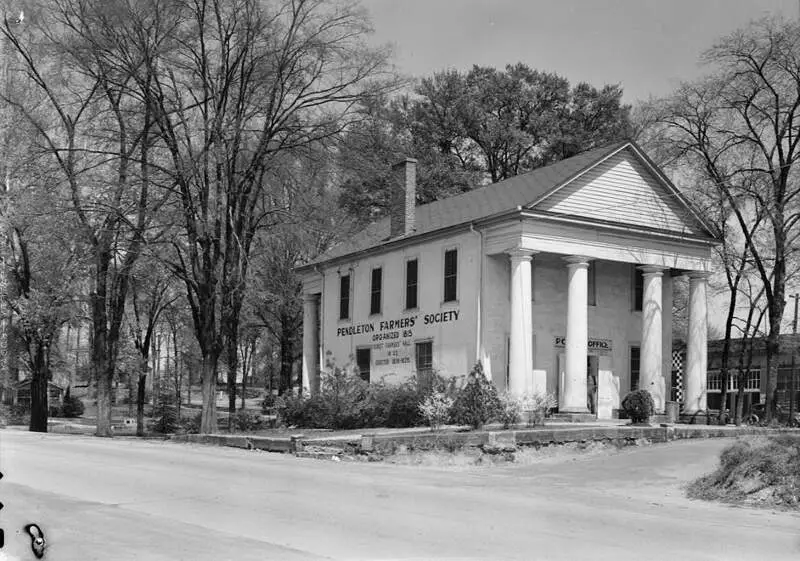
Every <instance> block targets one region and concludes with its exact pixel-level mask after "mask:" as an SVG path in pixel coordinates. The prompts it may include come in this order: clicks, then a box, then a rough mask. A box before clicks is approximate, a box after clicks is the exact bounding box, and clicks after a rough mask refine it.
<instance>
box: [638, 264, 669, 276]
mask: <svg viewBox="0 0 800 561" xmlns="http://www.w3.org/2000/svg"><path fill="white" fill-rule="evenodd" d="M636 268H637V269H639V270H640V271H641V272H642V274H643V275H658V276H659V277H660V276H662V275H663V274H664V271H666V270H667V268H666V267H661V266H659V265H639V266H638V267H636Z"/></svg>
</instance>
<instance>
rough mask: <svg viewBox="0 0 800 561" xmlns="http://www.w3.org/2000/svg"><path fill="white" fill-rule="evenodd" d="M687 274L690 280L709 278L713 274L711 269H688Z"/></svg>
mask: <svg viewBox="0 0 800 561" xmlns="http://www.w3.org/2000/svg"><path fill="white" fill-rule="evenodd" d="M686 276H687V277H689V280H690V281H699V280H708V278H709V277H710V276H711V272H710V271H688V272H687V273H686Z"/></svg>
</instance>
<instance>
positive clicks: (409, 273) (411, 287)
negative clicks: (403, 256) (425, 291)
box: [406, 259, 419, 310]
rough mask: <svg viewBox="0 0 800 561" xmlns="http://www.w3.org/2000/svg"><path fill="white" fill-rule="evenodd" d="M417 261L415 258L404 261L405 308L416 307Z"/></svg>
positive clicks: (411, 308)
mask: <svg viewBox="0 0 800 561" xmlns="http://www.w3.org/2000/svg"><path fill="white" fill-rule="evenodd" d="M418 277H419V262H418V261H417V260H416V259H409V260H408V261H406V310H413V309H414V308H416V307H417V282H418Z"/></svg>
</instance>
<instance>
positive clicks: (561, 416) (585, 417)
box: [550, 411, 597, 423]
mask: <svg viewBox="0 0 800 561" xmlns="http://www.w3.org/2000/svg"><path fill="white" fill-rule="evenodd" d="M550 420H551V421H555V422H559V423H593V422H594V421H596V420H597V415H595V414H593V413H564V412H563V411H562V412H560V413H553V414H552V415H550Z"/></svg>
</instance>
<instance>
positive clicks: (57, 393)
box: [11, 378, 64, 409]
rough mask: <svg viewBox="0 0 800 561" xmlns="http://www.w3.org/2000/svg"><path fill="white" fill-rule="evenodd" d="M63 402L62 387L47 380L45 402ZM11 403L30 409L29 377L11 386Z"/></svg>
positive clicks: (50, 404) (49, 403)
mask: <svg viewBox="0 0 800 561" xmlns="http://www.w3.org/2000/svg"><path fill="white" fill-rule="evenodd" d="M63 402H64V388H62V387H61V386H59V385H58V384H55V383H53V382H47V403H48V405H49V406H54V405H61V404H63ZM11 403H12V405H18V406H20V407H25V408H26V409H30V407H31V379H30V378H27V379H25V380H21V381H19V382H17V383H16V384H14V385H13V386H12V388H11Z"/></svg>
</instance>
